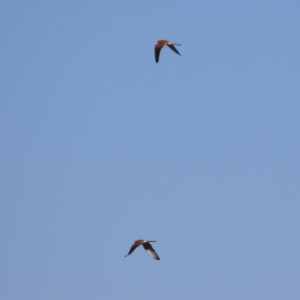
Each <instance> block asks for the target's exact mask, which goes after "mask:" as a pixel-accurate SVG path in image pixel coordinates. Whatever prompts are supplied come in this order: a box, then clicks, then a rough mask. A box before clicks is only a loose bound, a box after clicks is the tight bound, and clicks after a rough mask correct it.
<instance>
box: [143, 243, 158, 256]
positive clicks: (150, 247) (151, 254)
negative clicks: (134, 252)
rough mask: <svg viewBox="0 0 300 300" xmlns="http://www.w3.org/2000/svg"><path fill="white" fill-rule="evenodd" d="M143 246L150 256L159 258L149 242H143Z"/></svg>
mask: <svg viewBox="0 0 300 300" xmlns="http://www.w3.org/2000/svg"><path fill="white" fill-rule="evenodd" d="M143 246H144V248H145V250H146V251H147V252H148V254H149V255H150V256H151V257H153V258H154V259H157V260H159V259H160V258H159V256H158V255H157V253H156V252H155V250H154V249H153V248H152V246H151V244H150V243H144V244H143Z"/></svg>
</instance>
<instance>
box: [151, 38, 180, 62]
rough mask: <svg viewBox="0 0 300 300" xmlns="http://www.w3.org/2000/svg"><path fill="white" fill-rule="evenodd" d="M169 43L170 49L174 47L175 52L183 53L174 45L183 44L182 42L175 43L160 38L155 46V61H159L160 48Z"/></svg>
mask: <svg viewBox="0 0 300 300" xmlns="http://www.w3.org/2000/svg"><path fill="white" fill-rule="evenodd" d="M165 45H167V46H168V47H169V48H170V49H172V50H173V51H174V52H175V53H177V54H179V55H181V54H180V53H179V52H178V50H177V49H176V48H175V46H174V45H176V46H181V45H180V44H175V43H172V42H169V41H167V40H160V41H158V42H157V44H156V45H155V48H154V53H155V61H156V62H157V63H158V61H159V54H160V50H161V49H162V48H163V47H164V46H165Z"/></svg>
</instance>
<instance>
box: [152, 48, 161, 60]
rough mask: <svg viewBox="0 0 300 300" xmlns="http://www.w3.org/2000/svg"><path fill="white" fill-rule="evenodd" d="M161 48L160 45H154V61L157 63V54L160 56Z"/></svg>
mask: <svg viewBox="0 0 300 300" xmlns="http://www.w3.org/2000/svg"><path fill="white" fill-rule="evenodd" d="M161 48H162V47H161V46H160V45H156V46H155V48H154V52H155V61H156V62H157V63H158V61H159V54H160V50H161Z"/></svg>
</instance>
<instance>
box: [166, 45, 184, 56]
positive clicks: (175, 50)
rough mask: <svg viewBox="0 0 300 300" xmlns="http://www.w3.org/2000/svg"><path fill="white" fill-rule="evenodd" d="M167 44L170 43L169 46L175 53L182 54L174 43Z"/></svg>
mask: <svg viewBox="0 0 300 300" xmlns="http://www.w3.org/2000/svg"><path fill="white" fill-rule="evenodd" d="M167 45H168V47H169V48H170V49H172V50H173V51H174V52H175V53H177V54H179V55H181V54H180V53H179V52H178V50H177V49H176V48H175V47H174V46H173V45H172V44H167Z"/></svg>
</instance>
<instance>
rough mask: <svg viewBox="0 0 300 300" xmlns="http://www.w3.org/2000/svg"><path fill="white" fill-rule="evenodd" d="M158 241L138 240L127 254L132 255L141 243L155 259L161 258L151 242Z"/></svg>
mask: <svg viewBox="0 0 300 300" xmlns="http://www.w3.org/2000/svg"><path fill="white" fill-rule="evenodd" d="M154 242H156V241H147V240H136V241H135V242H134V244H133V245H132V246H131V248H130V250H129V252H128V254H127V255H125V257H126V256H128V255H130V254H131V253H132V252H133V251H134V250H135V249H136V248H137V247H138V246H140V245H143V247H144V248H145V250H146V251H147V252H148V254H149V255H150V256H151V257H152V258H154V259H157V260H159V259H160V258H159V256H158V255H157V253H156V252H155V250H154V249H153V248H152V246H151V244H150V243H154Z"/></svg>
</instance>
